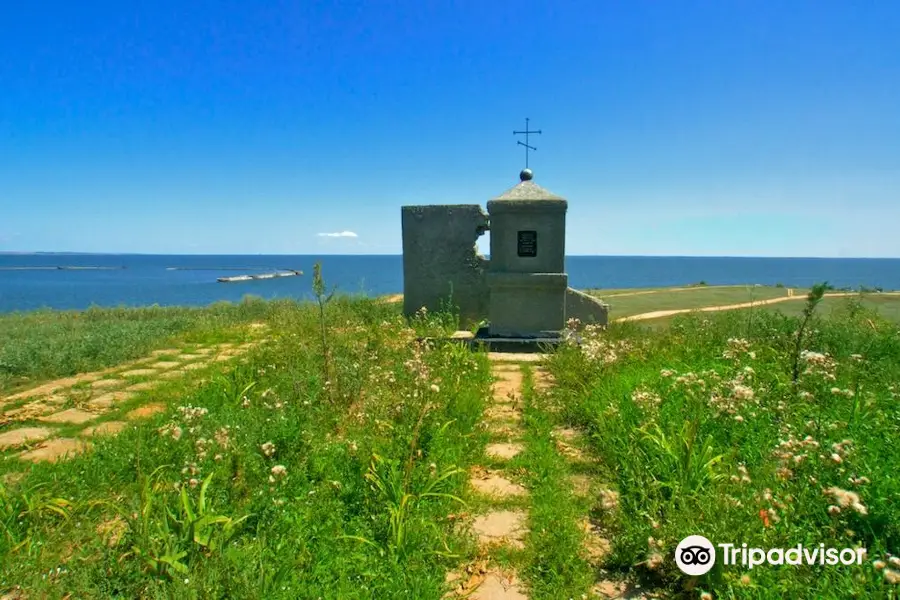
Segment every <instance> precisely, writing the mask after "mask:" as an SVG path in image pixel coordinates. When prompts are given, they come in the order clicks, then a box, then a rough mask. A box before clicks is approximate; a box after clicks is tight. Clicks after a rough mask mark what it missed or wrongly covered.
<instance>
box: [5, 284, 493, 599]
mask: <svg viewBox="0 0 900 600" xmlns="http://www.w3.org/2000/svg"><path fill="white" fill-rule="evenodd" d="M230 310H234V311H237V313H238V315H236V316H235V315H227V317H226V318H225V319H224V320H225V323H226V324H228V325H231V324H232V323H233V322H235V321H240V320H242V319H243V318H244V312H245V311H247V310H248V309H247V307H243V308H240V307H238V308H232V309H230ZM221 311H222V309H221V308H217V309H215V310H212V311H209V312H207V311H202V310H201V311H194V312H193V313H192V314H193V317H194V318H195V319H197V320H198V321H199V322H198V323H190V322H187V323H185V320H189V317H186V316H185V314H183V313H179V312H178V311H175V313H174V315H173V317H174V319H173V322H174V323H176V325H170V326H169V327H165V326H161V327H160V328H159V329H157V330H154V333H156V332H162V333H161V334H160V335H159V336H156V335H149V334H148V335H146V336H143V337H141V336H138V337H136V338H135V339H138V340H139V341H140V343H141V344H143V347H142V349H146V348H148V347H152V346H153V345H155V343H156V342H155V341H154V340H157V339H162V338H163V337H166V336H169V335H170V334H171V332H172V331H175V330H177V329H180V330H181V331H204V330H205V329H206V328H207V325H206V323H207V321H208V320H209V319H213V320H216V319H218V318H219V315H220V314H221ZM225 312H226V313H227V312H228V311H225ZM250 312H251V313H252V318H254V319H259V318H263V319H264V320H265V322H267V323H268V325H269V327H270V328H271V330H272V331H274V332H275V333H273V335H271V336H270V338H269V342H268V343H267V344H266V345H265V346H263V347H260V348H258V349H257V350H255V351H253V352H251V353H250V354H249V355H247V362H246V363H245V364H240V365H238V366H236V367H234V368H230V369H225V370H224V371H223V372H222V374H220V375H218V376H212V377H209V378H207V379H205V380H202V381H200V382H199V384H198V382H196V381H195V382H193V385H188V384H187V383H185V384H184V385H179V384H178V383H177V382H176V383H172V384H170V385H169V386H167V387H166V388H164V389H162V390H160V391H159V392H158V393H157V397H156V400H157V401H164V402H167V403H168V405H169V407H170V409H169V410H168V411H166V412H165V413H163V414H160V415H157V416H156V417H154V418H153V419H151V420H150V421H148V422H145V423H143V424H142V425H140V426H138V427H135V428H132V429H129V430H127V431H125V432H123V433H122V434H120V435H118V436H116V437H110V438H103V439H100V438H98V439H97V440H96V441H95V447H94V449H93V451H92V452H89V453H86V454H83V455H81V456H78V457H76V458H74V459H72V460H69V461H66V462H61V463H56V464H49V463H42V464H37V465H35V466H33V467H26V466H25V465H23V464H22V463H20V462H19V461H14V460H6V461H3V462H2V463H0V473H4V472H5V475H4V476H3V478H2V480H0V481H3V484H2V485H0V556H2V557H3V558H2V560H0V590H2V589H4V588H10V587H12V586H19V588H20V589H22V590H27V592H28V594H27V597H29V598H32V597H62V596H63V595H64V593H65V592H70V593H75V595H76V597H97V598H107V597H122V598H139V597H140V598H156V597H159V598H162V597H166V598H172V597H176V598H208V597H235V598H317V597H322V598H360V597H366V598H403V597H405V598H428V597H432V598H437V597H439V596H440V593H441V591H442V588H443V586H444V581H443V573H444V571H445V570H446V568H447V564H448V563H449V562H456V561H457V560H459V557H460V556H461V555H465V554H466V553H467V552H469V551H470V549H469V548H468V546H467V544H468V541H467V538H464V537H462V536H460V535H458V534H456V533H455V532H454V530H453V528H452V523H451V522H450V521H449V520H448V519H447V518H446V517H447V515H448V513H450V512H451V511H453V510H458V508H459V499H458V498H457V496H459V495H462V494H463V492H464V487H465V484H466V479H465V477H464V476H463V475H462V474H463V471H461V469H465V468H466V467H467V466H468V464H469V463H470V462H471V460H472V457H473V455H478V453H479V452H480V449H481V445H483V443H482V442H481V441H480V437H479V434H478V432H477V431H476V430H475V424H476V422H477V420H478V418H479V416H480V414H481V407H482V403H483V402H484V399H485V398H486V397H487V395H488V391H487V388H488V385H489V379H488V377H489V371H488V369H487V368H485V360H484V357H483V356H479V355H477V354H473V353H470V352H468V351H467V350H465V349H463V348H461V347H458V346H445V347H441V348H434V349H432V348H426V347H425V346H423V345H422V344H420V343H417V342H416V341H415V340H416V338H417V335H420V334H425V333H428V332H431V333H434V332H435V331H439V330H444V329H446V327H445V326H444V324H442V322H440V321H439V320H437V319H430V320H427V321H426V320H420V321H418V322H416V323H414V324H413V325H414V328H410V327H409V326H408V325H407V324H405V322H404V321H403V320H402V319H399V318H398V311H397V308H396V307H391V306H385V305H380V304H377V303H375V302H373V301H365V300H350V299H345V298H336V299H335V300H333V301H332V303H331V304H330V305H329V307H328V311H327V313H326V314H327V317H328V323H329V325H328V326H327V328H326V337H325V340H326V343H327V350H323V346H322V344H323V339H322V335H321V333H322V330H321V323H320V321H319V319H318V311H317V309H316V307H315V306H314V305H297V304H291V303H276V304H273V305H270V306H267V307H265V309H264V310H261V309H254V310H251V311H250ZM41 318H42V319H45V320H47V319H48V317H47V316H46V315H42V316H41ZM71 318H74V317H73V316H71V315H69V316H67V317H66V319H71ZM14 319H15V320H17V321H18V320H20V319H23V320H24V319H27V316H16V317H14ZM179 319H181V320H179ZM50 321H52V319H50ZM126 321H127V319H126ZM163 322H164V323H165V322H166V321H165V320H163ZM108 325H109V327H110V328H114V327H119V326H120V325H121V324H120V323H118V319H117V318H115V317H114V316H113V317H112V318H110V319H109V323H108ZM96 330H100V331H103V330H104V327H101V326H97V327H96V328H93V329H87V330H86V331H96ZM204 335H206V334H204ZM77 339H78V336H77V335H74V334H67V335H66V336H61V337H60V338H58V339H57V343H58V344H59V346H57V348H59V349H60V350H62V351H64V352H66V353H67V355H71V356H75V355H78V352H79V351H78V348H79V344H78V342H77ZM67 345H71V346H74V347H75V348H74V349H70V348H67V347H66V346H67ZM135 352H136V350H135ZM129 354H131V352H122V353H121V354H120V355H119V356H121V357H125V356H127V355H129ZM325 356H327V357H328V358H327V360H325V359H324V357H325ZM110 360H112V359H110ZM54 364H55V363H54ZM59 364H60V365H61V366H60V370H59V371H57V372H67V371H68V370H69V366H68V365H66V364H64V363H59ZM92 364H97V363H92ZM23 469H27V470H25V471H23ZM454 557H456V558H455V559H454Z"/></svg>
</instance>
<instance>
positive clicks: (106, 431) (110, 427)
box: [81, 421, 128, 437]
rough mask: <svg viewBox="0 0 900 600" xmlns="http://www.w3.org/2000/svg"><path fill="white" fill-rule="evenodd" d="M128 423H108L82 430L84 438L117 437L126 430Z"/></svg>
mask: <svg viewBox="0 0 900 600" xmlns="http://www.w3.org/2000/svg"><path fill="white" fill-rule="evenodd" d="M127 426H128V423H126V422H124V421H106V422H104V423H100V424H99V425H93V426H91V427H86V428H85V429H82V430H81V435H82V436H83V437H95V436H104V435H115V434H117V433H119V432H120V431H122V430H123V429H125V428H126V427H127Z"/></svg>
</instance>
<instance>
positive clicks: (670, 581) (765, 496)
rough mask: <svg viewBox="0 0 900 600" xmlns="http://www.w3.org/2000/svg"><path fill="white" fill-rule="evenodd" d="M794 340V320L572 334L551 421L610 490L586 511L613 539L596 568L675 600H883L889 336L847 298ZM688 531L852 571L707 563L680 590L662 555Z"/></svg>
mask: <svg viewBox="0 0 900 600" xmlns="http://www.w3.org/2000/svg"><path fill="white" fill-rule="evenodd" d="M779 306H781V305H779ZM800 306H801V308H802V306H803V304H802V303H801V305H800ZM825 308H828V307H827V306H826V307H825ZM798 331H800V319H798V318H796V317H790V316H786V315H783V314H780V313H779V312H777V311H775V310H772V311H768V310H767V311H760V312H758V313H757V314H756V315H755V317H754V319H753V320H752V322H750V321H748V319H747V314H746V312H743V313H739V312H730V313H709V314H704V315H702V316H699V315H698V316H681V317H677V318H675V319H673V320H671V322H670V326H669V327H667V328H666V329H662V330H652V329H648V328H645V327H640V326H638V325H635V324H627V325H622V326H615V327H612V328H611V329H610V330H609V331H608V332H605V333H599V332H597V333H593V334H591V333H588V334H587V338H586V340H585V342H584V344H583V345H582V346H580V347H579V346H574V345H573V346H568V347H565V348H563V349H562V350H561V351H559V352H558V353H556V354H555V355H553V357H552V360H551V370H552V371H553V373H554V375H555V377H556V381H557V387H556V389H555V390H554V391H553V394H554V395H555V396H556V402H557V404H558V405H559V406H560V407H561V412H560V422H562V423H564V424H566V425H569V426H574V427H578V428H582V429H584V430H586V431H587V432H589V436H590V439H591V448H592V452H593V456H594V458H595V459H596V461H597V463H598V469H599V471H598V472H599V473H600V477H601V478H603V479H604V481H606V482H607V483H608V484H609V485H610V486H611V487H612V488H613V489H614V490H615V491H616V492H617V494H618V499H619V501H618V503H617V505H616V506H615V507H614V508H611V509H609V510H599V511H596V514H595V517H596V518H597V520H598V521H599V522H600V523H602V526H603V527H604V529H605V531H606V532H607V535H608V537H609V539H610V540H611V541H612V552H611V554H610V556H609V558H608V560H607V562H606V565H605V566H606V568H607V569H609V570H610V571H612V572H616V571H618V572H620V573H622V574H630V575H631V576H635V577H640V578H642V579H643V581H644V583H645V585H647V586H650V587H658V588H662V589H664V590H666V591H668V592H669V593H671V594H684V595H686V596H689V597H696V596H697V595H699V594H701V593H704V592H706V593H712V594H713V595H714V596H713V597H742V598H744V597H746V598H784V597H798V598H799V597H807V598H849V597H895V596H896V591H897V588H896V585H895V584H896V583H897V582H898V581H900V569H898V566H900V559H898V558H895V557H894V555H895V554H897V553H900V504H898V503H897V502H896V498H898V497H900V480H898V478H897V476H896V465H897V464H900V450H898V447H897V443H896V441H897V440H898V439H900V403H898V398H900V388H898V385H897V381H898V378H900V333H898V330H897V327H896V325H895V324H891V323H890V322H888V321H886V320H884V319H882V318H880V317H879V316H878V315H877V314H875V313H874V312H872V311H870V310H868V309H865V308H862V307H860V306H859V305H858V304H854V303H848V302H846V301H844V304H843V306H840V307H839V308H836V309H835V310H834V312H833V313H832V314H830V315H829V314H828V311H827V310H826V311H825V313H824V314H823V315H822V316H814V317H813V320H812V321H811V322H810V323H809V324H808V325H807V327H806V328H805V330H804V331H805V332H806V333H805V335H804V336H803V337H801V338H800V342H799V344H798V342H797V340H798ZM795 365H796V366H797V369H796V370H795V368H794V367H795ZM694 534H700V535H704V536H706V537H707V538H709V539H710V540H712V541H713V543H714V544H717V543H735V544H737V546H738V547H740V545H741V544H742V543H746V544H748V546H750V547H759V548H764V549H768V548H792V547H795V546H796V545H797V544H804V545H805V546H806V547H807V548H814V547H817V546H818V545H819V544H820V543H824V544H825V546H826V547H834V548H839V549H842V548H865V549H866V550H867V557H866V559H865V561H864V562H863V564H862V565H861V566H844V565H841V566H838V567H831V568H829V567H820V566H815V567H808V566H797V567H780V568H775V567H758V568H756V569H754V570H752V571H751V570H749V569H747V568H746V567H744V568H741V567H737V568H734V567H731V568H729V567H723V566H722V565H721V564H718V563H717V565H716V566H715V567H714V569H713V570H712V571H711V572H710V573H709V574H707V575H705V576H703V577H700V578H696V577H689V576H687V575H685V574H683V573H682V572H681V571H679V570H678V569H677V567H676V565H675V564H674V561H672V560H671V559H670V557H671V556H672V554H673V552H674V549H675V547H676V545H677V544H678V542H679V541H680V540H682V539H683V538H685V537H687V536H688V535H694ZM719 560H720V561H721V558H720V559H719Z"/></svg>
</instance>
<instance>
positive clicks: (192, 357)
mask: <svg viewBox="0 0 900 600" xmlns="http://www.w3.org/2000/svg"><path fill="white" fill-rule="evenodd" d="M178 358H179V359H180V360H198V359H201V358H206V355H204V354H182V355H181V356H179V357H178Z"/></svg>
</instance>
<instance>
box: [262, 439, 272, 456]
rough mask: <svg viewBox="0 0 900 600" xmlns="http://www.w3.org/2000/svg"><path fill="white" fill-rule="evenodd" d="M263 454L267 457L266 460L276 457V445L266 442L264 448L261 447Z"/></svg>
mask: <svg viewBox="0 0 900 600" xmlns="http://www.w3.org/2000/svg"><path fill="white" fill-rule="evenodd" d="M260 449H261V450H262V453H263V454H264V455H265V456H266V458H272V457H273V456H274V455H275V444H273V443H272V442H266V443H265V444H263V445H262V446H260Z"/></svg>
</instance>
